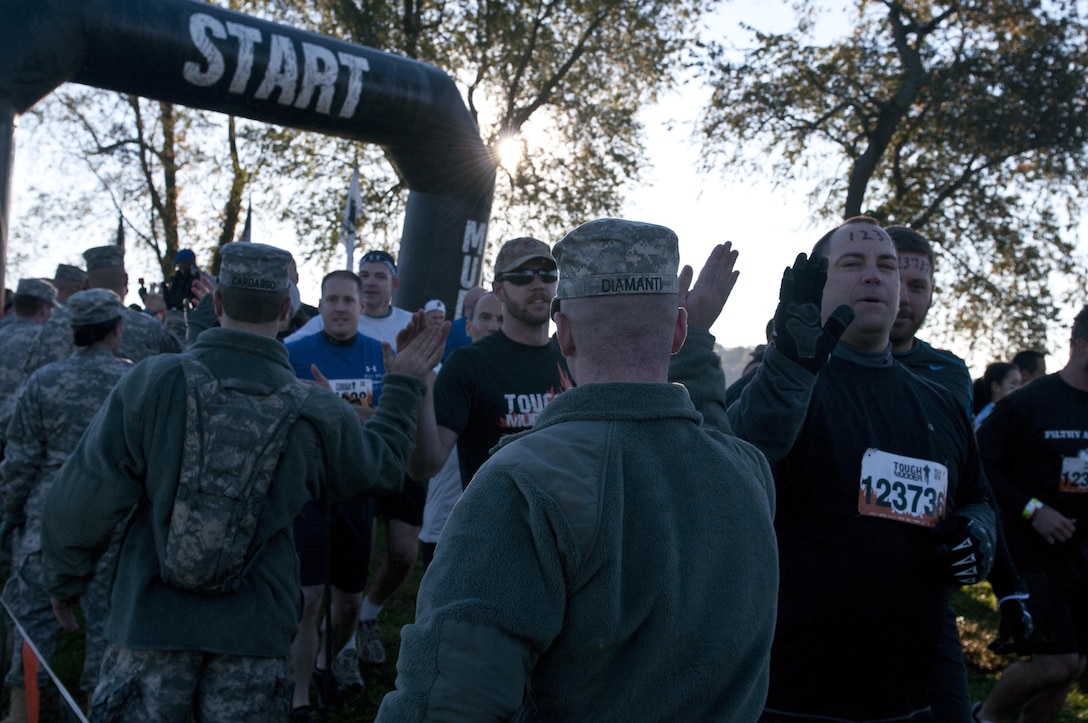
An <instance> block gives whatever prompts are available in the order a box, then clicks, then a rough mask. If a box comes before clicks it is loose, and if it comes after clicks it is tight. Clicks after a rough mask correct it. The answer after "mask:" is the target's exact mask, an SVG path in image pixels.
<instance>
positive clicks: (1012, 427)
mask: <svg viewBox="0 0 1088 723" xmlns="http://www.w3.org/2000/svg"><path fill="white" fill-rule="evenodd" d="M978 443H979V448H980V450H981V453H982V460H983V464H984V465H985V467H986V474H987V476H988V477H989V479H990V483H991V485H992V486H993V488H994V493H995V494H996V495H997V499H998V503H999V504H1000V506H1001V511H1002V519H1003V521H1004V523H1005V534H1006V536H1007V538H1008V541H1009V548H1010V549H1011V551H1012V554H1013V559H1014V560H1015V561H1016V564H1017V566H1018V567H1021V568H1022V569H1023V570H1024V571H1025V572H1027V571H1042V572H1047V571H1051V572H1057V573H1066V572H1072V571H1078V570H1079V571H1080V572H1079V574H1080V575H1081V576H1083V575H1084V574H1085V572H1084V568H1085V565H1088V532H1086V530H1088V524H1086V523H1088V392H1086V391H1083V390H1080V389H1076V388H1074V387H1071V386H1069V385H1068V384H1066V383H1065V381H1064V380H1062V378H1061V376H1059V375H1058V374H1049V375H1047V376H1045V377H1043V378H1042V379H1036V380H1035V381H1033V382H1032V383H1031V384H1028V385H1026V386H1023V387H1020V388H1019V389H1017V390H1016V391H1015V392H1013V393H1012V394H1010V395H1008V396H1007V397H1005V398H1003V399H1002V400H1001V401H1000V402H998V403H997V405H996V406H995V407H994V411H993V413H992V414H990V416H989V417H987V418H986V421H984V422H983V423H982V425H981V426H980V427H979V429H978ZM1032 497H1036V498H1038V499H1039V500H1040V501H1041V502H1042V503H1043V504H1045V505H1049V506H1051V507H1053V508H1054V509H1056V510H1057V511H1058V512H1061V513H1062V514H1063V515H1065V516H1066V517H1069V518H1073V519H1076V520H1078V523H1077V529H1076V532H1075V533H1074V534H1073V538H1072V539H1071V540H1068V541H1066V542H1062V543H1059V544H1056V545H1049V544H1047V543H1046V541H1045V540H1043V538H1042V536H1041V535H1039V533H1037V532H1036V531H1035V529H1034V528H1033V527H1032V526H1031V523H1030V522H1028V521H1027V520H1025V519H1024V517H1023V509H1024V506H1025V505H1026V504H1027V503H1028V500H1030V499H1031V498H1032ZM1055 566H1057V567H1055ZM1069 566H1072V567H1069Z"/></svg>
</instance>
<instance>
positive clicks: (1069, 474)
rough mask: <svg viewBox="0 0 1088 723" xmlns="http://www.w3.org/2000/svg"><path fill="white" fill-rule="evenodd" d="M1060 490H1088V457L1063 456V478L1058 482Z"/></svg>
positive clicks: (1080, 491) (1079, 491)
mask: <svg viewBox="0 0 1088 723" xmlns="http://www.w3.org/2000/svg"><path fill="white" fill-rule="evenodd" d="M1058 491H1059V492H1077V493H1083V492H1088V459H1086V458H1084V457H1062V478H1061V480H1059V482H1058Z"/></svg>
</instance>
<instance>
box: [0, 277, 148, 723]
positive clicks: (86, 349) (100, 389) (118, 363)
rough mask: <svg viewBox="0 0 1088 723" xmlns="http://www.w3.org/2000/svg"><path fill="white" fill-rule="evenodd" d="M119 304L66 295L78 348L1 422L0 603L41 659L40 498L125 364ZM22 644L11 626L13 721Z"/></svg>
mask: <svg viewBox="0 0 1088 723" xmlns="http://www.w3.org/2000/svg"><path fill="white" fill-rule="evenodd" d="M123 308H124V307H123V306H122V304H121V300H120V299H118V298H117V295H116V294H114V293H113V292H112V291H107V290H106V289H92V290H90V291H81V292H78V293H76V294H74V295H73V296H72V297H71V299H70V300H69V304H68V310H69V315H70V318H71V321H72V331H73V334H74V336H75V342H76V346H77V349H76V351H75V353H73V354H72V356H70V357H68V358H67V359H64V360H61V361H58V362H53V363H52V364H47V365H46V366H44V367H42V368H41V369H39V370H37V371H36V372H34V373H33V374H32V375H30V378H29V379H27V381H26V383H25V384H24V386H23V389H22V392H21V393H20V395H19V401H18V403H17V404H16V406H15V412H14V415H13V416H12V419H11V423H10V425H9V426H8V446H7V452H6V457H5V459H4V462H3V465H2V466H0V470H2V472H3V488H2V489H3V509H4V515H3V516H4V523H5V525H6V526H9V527H12V528H14V534H13V543H14V551H13V557H14V565H13V574H12V576H11V577H10V578H9V579H8V582H7V584H6V585H5V587H4V600H5V602H7V604H8V606H9V607H10V608H11V610H12V612H13V613H14V615H15V616H16V618H17V619H18V621H19V623H20V624H21V625H22V626H23V629H24V630H26V632H27V634H28V635H29V636H30V638H31V639H32V640H33V641H34V643H35V645H36V646H37V648H38V650H39V651H40V652H41V653H42V655H44V656H46V658H47V659H48V658H49V657H50V656H51V655H52V654H53V651H54V650H55V649H56V635H57V633H58V632H59V631H60V627H59V626H58V625H57V621H56V619H55V618H54V617H53V609H52V607H51V605H50V601H49V595H48V594H47V593H46V592H45V590H44V589H42V586H41V509H42V502H43V500H44V499H45V496H46V494H48V492H49V489H50V487H51V486H52V482H53V477H54V476H55V475H56V473H57V470H59V469H60V468H61V465H63V464H64V461H65V460H66V459H67V458H68V455H70V454H71V453H72V450H74V449H75V447H76V443H77V442H79V438H80V437H81V436H82V435H83V432H84V430H85V429H86V428H87V426H88V425H89V424H90V422H91V419H92V418H93V417H94V415H95V413H96V412H97V411H98V408H99V407H100V406H101V405H102V402H103V401H104V400H105V398H106V395H107V394H108V393H109V391H110V389H112V388H113V386H114V384H116V383H117V380H118V379H120V378H121V377H122V376H123V375H124V374H125V373H126V372H127V371H128V370H129V369H130V368H131V366H132V364H131V363H130V362H128V361H124V360H122V359H118V358H117V357H116V356H114V354H113V352H114V350H115V349H116V348H117V345H118V344H119V343H120V341H121V326H122V324H121V313H122V309H123ZM104 559H105V558H104ZM103 577H104V576H103ZM105 585H106V583H105V582H100V583H99V584H98V585H92V589H94V590H95V594H94V595H88V596H87V598H85V600H84V602H85V603H88V602H92V603H93V602H94V601H95V600H96V599H97V601H98V602H97V610H96V611H94V612H92V611H88V612H87V619H88V625H89V627H91V621H92V620H95V621H98V622H97V626H96V629H97V630H98V635H97V640H98V642H97V643H95V642H94V641H89V644H88V668H89V670H88V673H89V675H90V678H89V685H90V686H91V687H93V683H94V680H93V679H94V677H95V674H96V672H97V665H98V663H100V662H101V654H102V649H103V647H104V646H103V644H102V643H101V620H102V618H103V617H104V615H105V610H104V605H105V601H104V599H103V598H104V591H105ZM21 643H22V637H21V635H20V634H19V632H18V630H16V631H15V646H14V653H13V655H12V664H11V670H10V672H9V673H8V676H7V680H6V682H7V683H8V684H9V685H11V686H13V689H12V696H11V700H12V715H11V716H10V718H9V719H10V720H20V715H19V714H20V711H21V710H22V709H23V708H24V707H25V698H24V694H23V689H22V685H23V666H22V656H21V654H20V653H21V650H20V648H21V647H22V645H21ZM43 681H44V675H43ZM88 689H89V688H88Z"/></svg>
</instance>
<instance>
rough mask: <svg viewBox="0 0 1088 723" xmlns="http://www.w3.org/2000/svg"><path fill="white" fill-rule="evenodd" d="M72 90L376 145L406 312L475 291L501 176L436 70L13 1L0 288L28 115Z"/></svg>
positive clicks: (83, 1)
mask: <svg viewBox="0 0 1088 723" xmlns="http://www.w3.org/2000/svg"><path fill="white" fill-rule="evenodd" d="M69 81H71V82H75V83H81V84H84V85H89V86H93V87H96V88H104V89H108V90H115V91H120V92H124V93H133V94H136V95H141V96H144V97H147V98H153V99H156V100H162V101H167V102H171V103H178V104H182V105H187V106H191V107H194V108H204V109H208V110H215V111H221V112H223V113H231V114H234V115H238V116H244V117H246V118H252V119H254V120H259V121H265V122H268V123H276V124H279V125H284V126H290V127H294V128H300V129H304V130H310V131H316V132H319V133H325V134H329V135H337V136H343V137H345V138H351V139H354V140H359V141H364V142H368V143H376V144H379V145H381V146H383V147H384V148H385V149H386V153H387V155H388V157H389V159H390V161H391V162H392V163H393V164H394V166H395V167H396V168H397V170H398V171H399V173H400V174H401V176H402V177H403V178H404V180H405V182H406V183H407V185H408V187H409V189H410V193H409V196H408V205H407V212H406V215H405V219H404V232H403V236H402V238H401V247H400V254H399V256H398V260H399V271H400V278H401V285H400V290H399V291H398V292H397V298H396V300H395V301H396V303H397V305H398V306H401V307H403V308H407V309H418V308H420V307H421V306H422V305H423V303H424V301H425V300H426V298H427V297H428V296H437V297H438V298H441V299H442V300H443V301H445V303H446V305H447V307H449V308H453V309H459V308H460V305H461V304H460V302H461V295H462V294H463V292H464V290H466V289H468V288H470V287H471V286H473V285H475V284H476V283H477V282H478V281H479V278H480V270H481V263H480V262H481V259H482V256H483V252H484V241H485V238H486V234H487V223H488V218H489V215H490V212H491V199H492V195H493V192H494V185H495V166H494V162H493V160H492V158H491V155H490V154H489V153H488V151H487V149H486V147H485V146H484V144H483V142H482V141H481V139H480V135H479V131H478V129H477V128H476V126H475V124H474V123H473V121H472V117H471V116H470V115H469V113H468V110H467V109H466V108H465V105H464V102H463V100H462V99H461V96H460V94H459V93H458V92H457V88H456V86H455V85H454V83H453V81H452V80H451V79H450V78H449V76H447V75H446V74H445V73H443V72H442V71H440V70H438V69H437V68H434V67H432V66H429V65H426V64H424V63H419V62H416V61H413V60H408V59H406V58H402V57H399V56H395V55H391V54H389V53H384V52H381V51H378V50H374V49H372V48H367V47H363V46H361V45H353V44H351V43H345V42H341V41H338V40H333V39H331V38H327V37H323V36H320V35H315V34H313V33H306V32H303V31H300V30H296V29H294V28H290V27H286V26H283V25H277V24H275V23H270V22H266V21H264V20H258V19H256V18H253V17H250V16H248V15H243V14H241V13H235V12H232V11H229V10H225V9H223V8H219V7H216V6H214V5H208V4H205V3H199V2H192V1H190V0H3V2H2V3H0V287H2V286H3V283H4V272H5V265H6V259H7V247H8V242H9V239H10V228H11V227H10V219H9V215H10V210H11V183H12V168H13V160H14V150H15V127H16V124H17V121H18V117H19V115H20V114H21V113H24V112H26V111H27V110H28V109H29V108H31V107H32V106H33V105H34V104H35V103H37V102H38V101H39V100H41V99H42V98H44V97H45V96H46V95H48V94H49V93H50V92H52V91H53V90H54V89H55V88H57V87H58V86H59V85H61V84H62V83H65V82H69Z"/></svg>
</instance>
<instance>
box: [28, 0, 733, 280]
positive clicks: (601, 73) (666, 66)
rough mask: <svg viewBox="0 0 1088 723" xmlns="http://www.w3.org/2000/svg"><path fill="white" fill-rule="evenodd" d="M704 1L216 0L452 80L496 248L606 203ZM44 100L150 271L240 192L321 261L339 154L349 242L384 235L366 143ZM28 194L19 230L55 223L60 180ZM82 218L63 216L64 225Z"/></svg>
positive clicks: (619, 187) (108, 102)
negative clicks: (487, 185)
mask: <svg viewBox="0 0 1088 723" xmlns="http://www.w3.org/2000/svg"><path fill="white" fill-rule="evenodd" d="M716 2H717V0H714V1H713V2H700V1H699V0H545V1H536V2H524V1H523V0H505V1H496V0H482V1H480V2H466V3H447V2H441V1H440V0H409V1H408V2H401V3H396V2H391V1H390V0H352V1H350V2H349V1H348V0H222V1H221V3H220V4H223V5H227V6H229V7H230V8H231V9H234V10H239V11H242V12H246V13H249V14H253V15H257V16H264V17H266V18H267V19H270V20H273V21H275V22H279V23H286V24H289V25H293V26H295V27H300V28H304V29H308V30H313V31H315V32H319V33H323V34H328V35H332V36H335V37H339V38H342V39H345V40H348V41H352V42H357V43H361V44H365V45H368V46H371V47H375V48H378V49H382V50H386V51H389V52H395V53H399V54H402V55H405V56H407V57H410V58H413V59H418V60H421V61H424V62H428V63H432V64H435V65H437V66H439V67H441V68H443V69H444V70H446V71H447V72H448V73H450V74H451V76H453V77H454V79H455V80H456V81H457V82H458V83H459V85H460V86H461V87H463V88H464V93H465V97H466V101H467V103H468V106H469V109H470V111H471V113H472V114H473V116H474V117H475V118H476V120H477V122H478V124H479V126H480V128H481V132H482V134H483V137H484V139H485V141H486V142H487V143H488V144H489V145H490V146H491V147H492V148H494V149H495V152H496V155H497V156H499V157H501V158H502V159H504V163H503V166H502V170H501V171H500V182H499V185H498V189H497V192H496V199H495V203H494V206H493V212H492V221H491V224H490V232H489V234H488V237H489V243H490V244H492V245H497V244H498V243H500V242H501V241H502V240H503V239H504V238H508V237H509V236H511V235H526V234H531V235H537V236H539V237H541V238H545V239H548V240H555V239H557V238H558V237H559V236H560V235H562V234H563V233H564V232H566V231H567V230H569V229H570V228H572V227H573V226H574V225H576V224H578V223H581V222H582V221H585V220H587V219H589V218H593V217H596V216H601V215H611V214H615V213H617V212H618V210H619V209H620V207H621V205H622V201H623V194H624V192H625V189H626V188H627V187H628V185H630V184H633V183H635V182H637V181H638V180H639V174H640V172H641V170H642V167H643V166H644V165H645V160H646V159H645V153H644V145H643V142H644V139H643V129H642V126H641V124H640V123H639V120H638V118H637V113H638V110H639V108H640V107H641V106H642V105H643V104H645V103H648V102H651V101H652V100H654V99H655V97H656V95H657V93H658V92H659V91H661V90H663V89H665V88H667V87H669V86H670V85H671V84H672V83H674V82H675V80H676V76H677V73H678V71H679V70H680V69H681V67H682V65H683V60H684V57H685V56H684V53H685V51H686V50H687V49H689V48H690V47H691V46H692V45H693V44H694V42H695V35H696V28H697V22H698V20H699V18H700V17H701V16H702V14H703V13H705V12H709V11H710V10H712V9H713V7H714V5H715V4H716ZM55 95H56V97H55V98H50V99H47V100H46V101H44V102H43V103H42V104H41V106H40V108H39V109H35V111H32V113H37V114H38V117H39V118H41V119H42V121H43V122H46V123H48V128H49V131H48V132H49V133H50V134H51V135H52V136H54V137H56V138H58V139H63V140H64V146H65V149H66V150H65V152H66V153H67V155H69V157H72V158H75V159H77V160H78V161H79V163H81V164H84V165H85V166H87V167H88V168H90V169H91V170H92V172H93V173H94V174H95V178H96V179H98V184H97V188H94V189H88V190H87V192H86V194H85V195H84V196H83V198H82V199H81V202H82V204H83V207H84V208H86V209H93V208H95V207H101V206H112V207H114V208H122V209H127V210H126V211H125V216H126V219H128V220H129V225H130V227H131V228H132V229H133V230H134V231H135V232H136V237H137V243H140V244H143V245H147V246H148V247H150V248H152V249H154V250H155V253H156V255H157V257H158V259H159V261H160V264H161V265H163V268H164V273H168V272H169V264H170V263H171V261H172V259H173V254H174V253H175V252H176V250H177V246H178V244H179V243H180V244H182V245H183V246H193V247H195V248H197V249H206V248H209V247H217V246H218V245H221V244H222V243H224V242H226V241H229V240H231V239H232V238H234V237H236V236H237V225H238V221H239V215H240V213H241V209H242V207H243V205H244V201H243V199H244V198H245V197H246V196H247V195H248V196H249V197H250V198H254V197H256V198H254V213H255V214H257V215H262V216H266V217H276V218H278V219H280V220H282V221H284V222H287V223H290V224H292V225H293V226H294V228H295V231H296V238H297V240H298V242H299V244H300V245H301V246H302V247H303V248H304V249H308V252H307V253H306V255H307V257H308V258H316V259H317V260H318V261H319V262H322V263H325V264H327V263H329V261H330V260H331V258H332V257H333V256H334V255H335V254H336V253H337V250H338V247H337V244H338V243H339V219H340V215H341V213H342V209H343V203H344V197H345V194H346V189H347V185H348V180H349V178H350V176H351V168H352V165H353V164H354V163H355V162H358V163H359V166H360V169H361V170H362V173H363V179H362V180H363V183H362V189H361V190H362V196H363V218H362V219H361V223H360V238H362V239H364V241H363V243H364V244H365V245H366V246H367V247H381V248H386V249H393V248H394V247H395V244H396V241H397V239H398V238H399V229H400V222H401V219H402V218H403V215H404V205H405V202H406V199H407V188H406V186H405V185H404V183H403V182H402V179H401V178H400V177H399V176H398V175H397V172H396V169H395V168H393V167H392V166H391V165H390V164H389V163H388V162H387V161H385V160H384V158H383V154H382V150H381V149H380V148H375V147H371V146H366V145H364V144H356V143H351V142H348V141H345V140H342V139H337V138H328V137H323V136H320V135H317V134H312V133H304V132H300V131H296V130H293V129H285V128H278V127H273V126H266V125H262V124H255V123H250V122H248V121H244V120H241V119H234V118H226V117H224V116H219V115H217V114H213V113H206V112H200V111H193V110H191V109H185V108H180V107H172V106H167V105H165V104H157V103H152V102H150V101H146V100H138V99H127V98H124V97H122V96H118V95H117V94H114V93H109V92H106V91H96V90H87V89H80V90H72V89H71V88H65V89H62V90H61V91H59V92H58V94H55ZM173 128H177V132H175V131H173V130H172V129H173ZM511 149H513V150H515V151H518V153H510V150H511ZM40 190H41V193H39V194H38V197H39V199H40V202H39V203H38V204H37V205H36V208H35V210H34V213H33V214H32V215H33V216H35V218H36V221H35V223H38V224H41V225H46V226H48V225H50V224H53V223H56V222H57V221H59V219H61V218H64V217H67V218H69V219H70V218H71V215H72V213H71V210H72V207H71V203H72V200H73V199H71V198H70V196H69V191H68V189H65V190H63V191H61V192H60V193H59V194H58V193H56V192H53V191H49V190H48V189H40ZM103 198H106V199H108V203H106V204H103V203H102V199H103ZM209 209H210V211H209ZM113 213H114V214H116V211H113ZM87 218H90V217H87ZM83 219H84V217H83V216H82V215H77V218H76V219H75V223H76V225H77V226H78V225H79V224H80V223H83Z"/></svg>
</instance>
